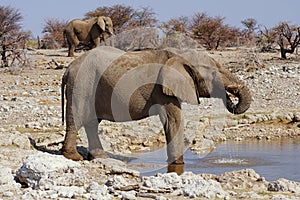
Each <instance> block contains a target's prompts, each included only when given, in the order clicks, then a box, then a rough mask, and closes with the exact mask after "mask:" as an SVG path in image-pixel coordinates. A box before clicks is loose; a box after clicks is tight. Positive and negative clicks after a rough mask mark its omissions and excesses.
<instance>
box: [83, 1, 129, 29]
mask: <svg viewBox="0 0 300 200" xmlns="http://www.w3.org/2000/svg"><path fill="white" fill-rule="evenodd" d="M133 14H134V9H133V8H131V7H130V6H123V5H119V4H117V5H114V6H111V7H107V6H103V7H98V8H96V9H95V10H94V11H90V12H88V13H86V14H85V16H86V18H92V17H98V16H107V17H110V18H111V20H112V22H113V24H114V32H115V34H118V33H120V32H121V31H122V30H123V29H124V28H125V27H127V26H128V22H129V21H130V20H131V18H132V16H133Z"/></svg>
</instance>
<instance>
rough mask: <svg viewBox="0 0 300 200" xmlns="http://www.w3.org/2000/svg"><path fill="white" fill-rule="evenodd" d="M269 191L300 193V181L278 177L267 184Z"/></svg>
mask: <svg viewBox="0 0 300 200" xmlns="http://www.w3.org/2000/svg"><path fill="white" fill-rule="evenodd" d="M268 190H269V191H275V192H291V193H300V183H299V182H295V181H290V180H287V179H284V178H280V179H278V180H277V181H274V182H271V183H269V185H268Z"/></svg>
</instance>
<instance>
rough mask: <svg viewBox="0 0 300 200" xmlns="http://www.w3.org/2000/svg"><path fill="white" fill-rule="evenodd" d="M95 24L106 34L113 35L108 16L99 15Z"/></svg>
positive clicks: (111, 24)
mask: <svg viewBox="0 0 300 200" xmlns="http://www.w3.org/2000/svg"><path fill="white" fill-rule="evenodd" d="M97 24H98V25H99V27H100V28H101V29H102V31H104V32H105V33H107V34H108V35H113V34H114V31H113V23H112V20H111V18H110V17H105V16H100V17H98V18H97Z"/></svg>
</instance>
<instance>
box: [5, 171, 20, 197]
mask: <svg viewBox="0 0 300 200" xmlns="http://www.w3.org/2000/svg"><path fill="white" fill-rule="evenodd" d="M20 189H21V184H19V183H16V182H15V181H14V176H13V174H12V169H10V168H8V167H2V166H0V193H5V195H6V196H7V195H10V194H11V193H12V191H15V192H16V193H20Z"/></svg>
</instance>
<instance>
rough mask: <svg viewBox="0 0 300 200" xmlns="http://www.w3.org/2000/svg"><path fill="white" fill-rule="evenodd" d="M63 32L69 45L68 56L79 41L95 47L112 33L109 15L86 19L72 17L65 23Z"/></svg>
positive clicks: (70, 55)
mask: <svg viewBox="0 0 300 200" xmlns="http://www.w3.org/2000/svg"><path fill="white" fill-rule="evenodd" d="M64 34H65V37H66V39H67V42H68V45H69V52H68V56H69V57H73V56H74V51H75V48H76V46H77V45H79V43H87V44H90V45H91V46H90V47H91V48H95V47H96V46H99V44H100V42H101V40H105V39H106V38H107V37H109V36H110V35H112V34H113V23H112V20H111V18H110V17H105V16H99V17H94V18H92V19H87V20H80V19H74V20H72V21H70V22H69V23H68V24H67V26H66V28H65V30H64Z"/></svg>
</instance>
